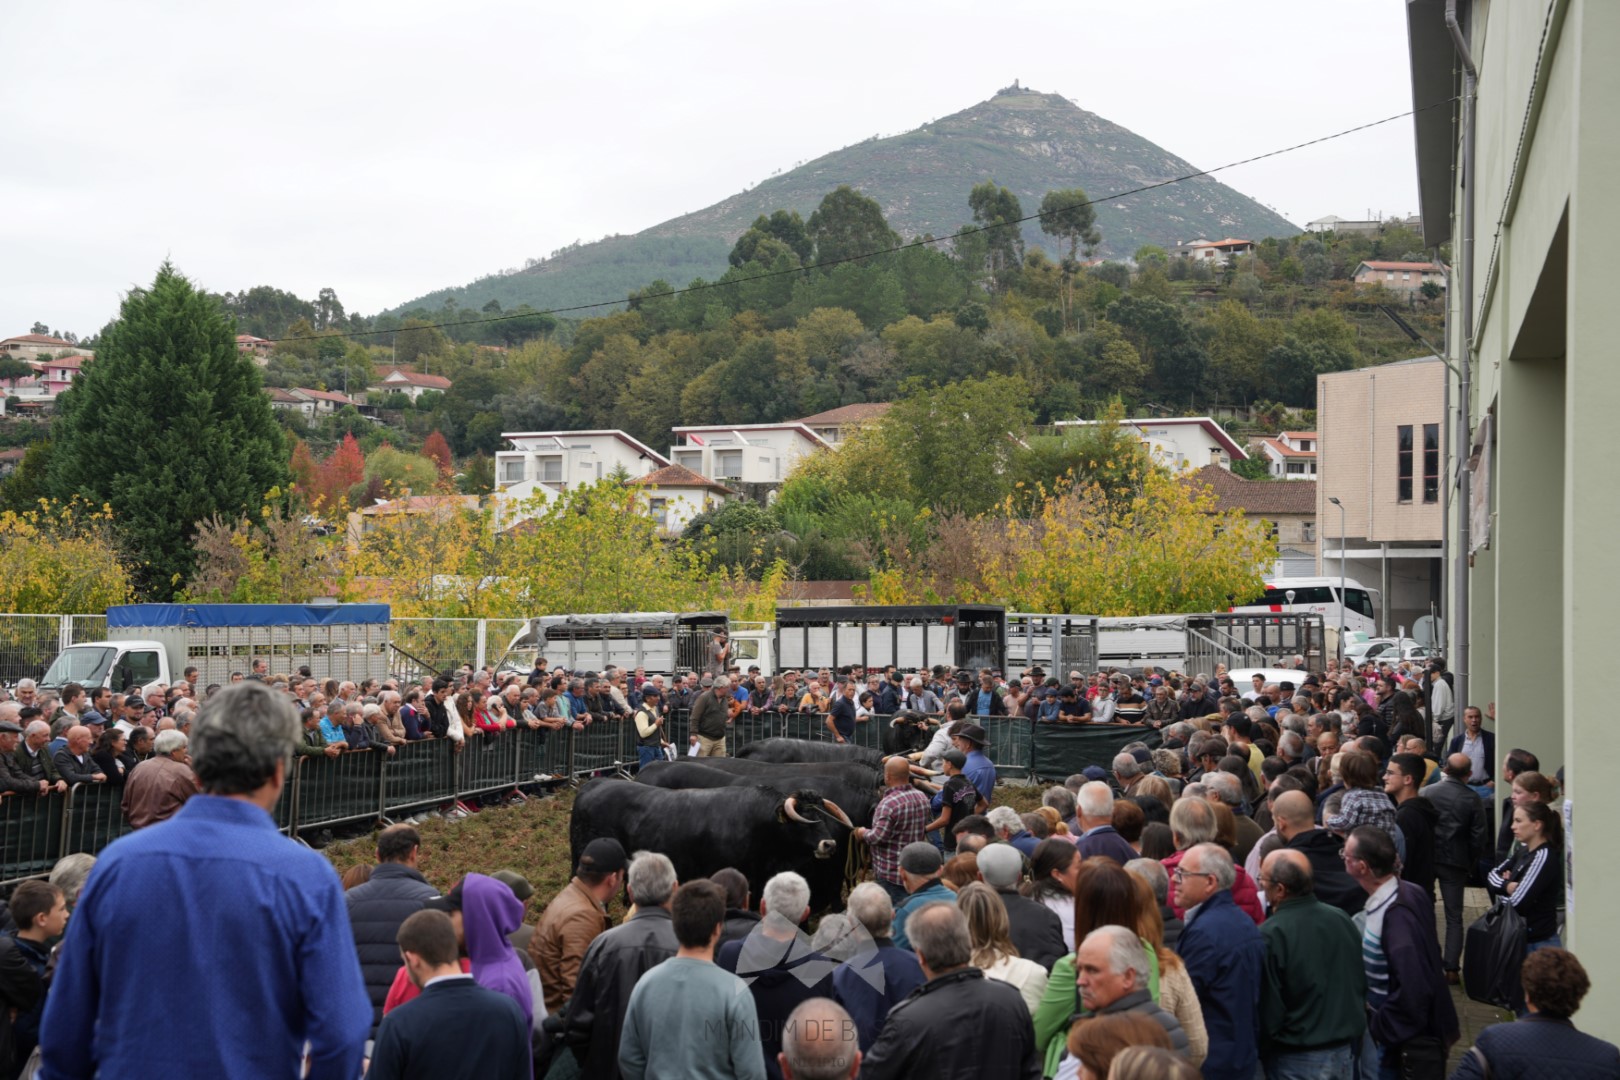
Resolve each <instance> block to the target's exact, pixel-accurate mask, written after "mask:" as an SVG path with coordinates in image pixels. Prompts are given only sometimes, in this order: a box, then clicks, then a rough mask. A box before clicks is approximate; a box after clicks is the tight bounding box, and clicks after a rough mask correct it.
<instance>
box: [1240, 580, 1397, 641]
mask: <svg viewBox="0 0 1620 1080" xmlns="http://www.w3.org/2000/svg"><path fill="white" fill-rule="evenodd" d="M1378 603H1379V595H1378V590H1377V589H1369V588H1367V587H1366V586H1365V585H1363V584H1361V582H1359V581H1357V580H1356V579H1355V578H1347V579H1345V581H1344V597H1343V599H1342V602H1341V598H1340V596H1339V579H1338V578H1336V577H1299V578H1275V579H1273V580H1271V581H1268V582H1267V583H1266V591H1265V593H1264V594H1263V595H1261V596H1260V597H1259V598H1258V599H1255V600H1252V601H1250V602H1249V603H1247V604H1239V605H1237V606H1236V607H1233V608H1232V610H1233V611H1235V612H1242V613H1255V614H1264V613H1265V612H1268V611H1269V612H1273V613H1280V614H1307V615H1320V616H1322V622H1323V624H1324V625H1326V626H1327V627H1329V628H1335V629H1343V630H1349V631H1359V632H1360V633H1363V634H1368V635H1371V634H1376V633H1377V632H1378V621H1377V615H1376V614H1375V612H1376V610H1377V607H1378Z"/></svg>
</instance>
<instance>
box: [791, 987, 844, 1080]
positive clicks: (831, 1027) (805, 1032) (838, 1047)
mask: <svg viewBox="0 0 1620 1080" xmlns="http://www.w3.org/2000/svg"><path fill="white" fill-rule="evenodd" d="M856 1035H857V1028H856V1025H855V1022H854V1020H852V1019H851V1018H850V1015H849V1013H847V1012H845V1011H844V1010H843V1009H842V1008H841V1007H840V1006H839V1004H838V1003H837V1002H836V1001H828V1000H827V999H826V998H811V999H810V1000H809V1001H806V1002H804V1003H803V1004H801V1005H800V1006H799V1007H798V1008H797V1009H794V1010H793V1013H792V1014H791V1015H790V1016H789V1017H788V1022H787V1029H786V1031H785V1032H784V1033H783V1035H782V1052H781V1053H780V1054H778V1055H777V1057H776V1060H777V1064H778V1065H780V1066H781V1069H782V1076H783V1077H784V1078H785V1080H854V1077H855V1076H856V1075H857V1074H858V1073H859V1072H860V1071H861V1049H860V1046H859V1045H858V1043H857V1041H856Z"/></svg>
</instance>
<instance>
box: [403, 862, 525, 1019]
mask: <svg viewBox="0 0 1620 1080" xmlns="http://www.w3.org/2000/svg"><path fill="white" fill-rule="evenodd" d="M424 906H425V907H428V908H432V909H437V910H439V911H444V912H448V913H449V915H450V921H451V923H452V924H454V926H455V928H456V937H458V938H460V939H461V942H462V949H463V950H464V951H465V952H466V954H467V959H468V960H469V961H471V963H472V977H473V982H475V983H477V984H478V985H479V986H482V987H483V988H484V989H486V990H494V991H495V992H496V993H500V994H505V995H506V996H507V997H509V998H511V999H512V1000H513V1001H515V1002H517V1003H518V1007H519V1008H521V1009H522V1010H523V1019H524V1020H525V1021H527V1022H528V1023H530V1024H531V1025H532V1024H533V1023H534V992H533V991H532V990H530V989H529V976H528V973H527V972H525V971H524V969H523V962H522V961H521V960H519V959H518V954H517V950H516V949H514V948H512V943H511V942H510V941H508V940H507V939H506V937H507V935H508V934H510V933H511V932H512V931H514V930H516V929H517V928H518V927H519V926H521V925H522V924H523V902H522V901H521V900H519V899H518V898H517V897H516V896H515V895H514V894H513V893H512V890H511V888H510V887H508V886H507V885H506V884H505V883H504V882H500V881H497V880H495V879H494V878H492V877H486V876H485V875H483V874H468V875H467V876H466V877H464V878H462V879H461V880H460V881H459V882H457V883H456V887H455V888H453V889H451V890H450V891H449V893H447V894H446V895H444V896H440V897H437V898H435V899H433V900H429V901H428V902H427V903H426V905H424Z"/></svg>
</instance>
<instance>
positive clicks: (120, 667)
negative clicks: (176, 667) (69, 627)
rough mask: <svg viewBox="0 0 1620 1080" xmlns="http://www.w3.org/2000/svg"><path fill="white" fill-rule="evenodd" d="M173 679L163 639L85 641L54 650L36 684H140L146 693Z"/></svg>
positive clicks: (120, 686)
mask: <svg viewBox="0 0 1620 1080" xmlns="http://www.w3.org/2000/svg"><path fill="white" fill-rule="evenodd" d="M173 681H174V677H173V675H172V674H171V673H170V670H169V657H168V654H167V653H166V652H165V651H164V648H163V643H162V642H158V641H142V640H132V641H86V642H83V643H82V644H79V645H70V646H68V647H67V648H65V649H63V650H62V651H61V652H60V653H59V654H57V657H56V659H55V660H53V661H52V662H51V666H50V668H49V669H48V670H47V671H46V672H45V675H44V677H43V678H41V679H40V680H39V685H40V686H42V687H48V688H51V689H60V688H61V687H63V686H66V685H67V684H68V683H70V682H71V683H78V684H79V685H80V686H82V687H84V688H85V689H87V690H93V689H95V688H97V687H102V686H105V687H108V688H110V689H113V690H122V689H123V688H124V687H126V686H139V687H140V688H141V693H142V694H145V693H146V692H147V691H149V690H151V689H152V688H153V687H154V686H156V685H157V684H159V683H163V684H164V685H168V684H169V683H172V682H173Z"/></svg>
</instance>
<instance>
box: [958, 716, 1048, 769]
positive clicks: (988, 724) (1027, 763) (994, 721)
mask: <svg viewBox="0 0 1620 1080" xmlns="http://www.w3.org/2000/svg"><path fill="white" fill-rule="evenodd" d="M968 722H969V723H974V724H978V725H979V726H981V727H983V728H984V733H985V736H986V738H988V739H989V741H990V745H989V747H988V748H987V749H986V751H985V753H986V754H987V755H988V757H989V758H990V760H991V761H993V762H995V764H996V776H997V778H999V779H1007V780H1023V779H1028V778H1029V777H1030V775H1031V774H1032V770H1033V769H1034V763H1035V745H1034V736H1035V722H1034V721H1032V720H1025V719H1024V718H1023V717H1022V716H970V717H968Z"/></svg>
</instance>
